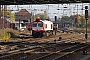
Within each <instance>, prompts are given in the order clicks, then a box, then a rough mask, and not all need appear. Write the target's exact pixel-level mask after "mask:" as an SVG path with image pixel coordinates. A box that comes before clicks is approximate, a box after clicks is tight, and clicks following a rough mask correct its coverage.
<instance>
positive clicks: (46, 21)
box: [40, 20, 53, 23]
mask: <svg viewBox="0 0 90 60" xmlns="http://www.w3.org/2000/svg"><path fill="white" fill-rule="evenodd" d="M40 21H42V22H43V23H53V22H51V21H48V20H40Z"/></svg>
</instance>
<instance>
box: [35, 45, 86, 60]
mask: <svg viewBox="0 0 90 60" xmlns="http://www.w3.org/2000/svg"><path fill="white" fill-rule="evenodd" d="M85 47H86V45H83V44H76V45H74V46H71V47H68V48H65V49H62V50H60V51H57V52H55V53H51V54H47V55H45V56H42V57H39V58H36V59H33V60H59V59H60V58H61V57H63V56H66V55H68V54H71V53H73V52H75V51H78V50H80V49H83V48H85Z"/></svg>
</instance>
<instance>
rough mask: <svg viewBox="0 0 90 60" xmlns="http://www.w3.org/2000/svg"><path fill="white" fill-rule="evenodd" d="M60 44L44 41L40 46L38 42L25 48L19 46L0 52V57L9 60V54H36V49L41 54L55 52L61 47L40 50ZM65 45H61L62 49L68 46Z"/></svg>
mask: <svg viewBox="0 0 90 60" xmlns="http://www.w3.org/2000/svg"><path fill="white" fill-rule="evenodd" d="M75 44H76V43H75ZM75 44H73V45H75ZM61 45H62V44H52V43H50V45H49V43H48V45H47V44H46V43H42V46H41V44H38V45H37V46H28V47H26V48H21V49H17V50H12V51H7V52H5V53H3V54H1V56H0V59H1V60H2V59H8V60H10V58H11V57H10V56H13V55H15V56H16V55H17V56H18V55H21V54H22V55H25V54H32V53H35V54H37V53H36V52H38V51H39V52H38V53H43V54H52V53H54V54H56V53H58V52H59V50H61V49H62V48H61V49H58V50H57V49H56V51H53V52H50V51H49V52H46V51H42V50H43V49H49V48H50V47H51V48H53V49H54V48H56V47H59V46H61ZM67 45H68V44H66V46H65V47H64V46H62V47H64V48H63V49H65V48H66V47H68V46H67ZM69 47H70V45H69ZM53 49H52V50H53ZM40 50H41V51H40ZM23 57H25V56H23Z"/></svg>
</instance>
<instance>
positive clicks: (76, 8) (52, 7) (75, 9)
mask: <svg viewBox="0 0 90 60" xmlns="http://www.w3.org/2000/svg"><path fill="white" fill-rule="evenodd" d="M85 6H89V3H71V4H41V5H39V4H36V5H8V9H10V10H18V9H19V10H20V9H22V8H24V9H27V10H28V11H29V12H31V11H32V12H33V13H34V14H37V13H43V12H44V11H47V12H48V15H49V17H50V18H54V16H58V17H60V18H61V17H62V16H63V15H64V16H70V15H73V14H83V15H84V13H85V11H84V10H81V9H82V8H83V9H85ZM64 7H67V8H64ZM57 9H59V10H57ZM14 12H15V11H14Z"/></svg>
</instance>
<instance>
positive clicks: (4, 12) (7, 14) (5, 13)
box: [0, 10, 15, 20]
mask: <svg viewBox="0 0 90 60" xmlns="http://www.w3.org/2000/svg"><path fill="white" fill-rule="evenodd" d="M0 12H1V16H4V17H8V18H10V19H11V20H15V15H14V14H13V13H12V12H11V11H10V10H1V11H0Z"/></svg>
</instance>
